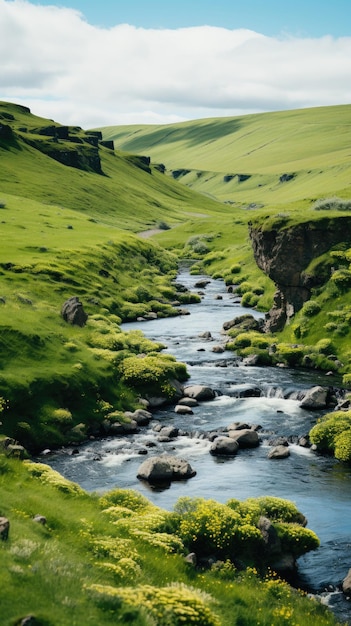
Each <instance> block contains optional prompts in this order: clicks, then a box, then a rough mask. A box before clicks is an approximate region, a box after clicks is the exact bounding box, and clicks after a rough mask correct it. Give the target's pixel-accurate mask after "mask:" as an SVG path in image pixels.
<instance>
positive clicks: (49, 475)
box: [24, 461, 85, 495]
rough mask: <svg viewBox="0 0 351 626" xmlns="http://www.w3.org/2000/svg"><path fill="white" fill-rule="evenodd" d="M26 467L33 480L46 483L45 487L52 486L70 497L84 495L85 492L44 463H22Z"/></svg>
mask: <svg viewBox="0 0 351 626" xmlns="http://www.w3.org/2000/svg"><path fill="white" fill-rule="evenodd" d="M24 463H25V464H26V465H27V468H28V472H29V474H31V475H32V476H34V477H35V478H39V479H40V480H41V482H43V483H46V484H47V485H52V486H53V487H56V489H59V490H60V491H63V492H64V493H68V494H71V495H74V494H76V495H84V494H85V491H84V489H82V488H81V487H80V486H79V485H77V484H76V483H72V482H71V481H70V480H67V479H66V478H64V477H63V476H61V474H59V473H58V472H56V471H55V470H53V469H51V467H49V466H48V465H45V464H44V463H32V462H31V461H24Z"/></svg>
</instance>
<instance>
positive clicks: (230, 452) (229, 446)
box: [210, 436, 239, 456]
mask: <svg viewBox="0 0 351 626" xmlns="http://www.w3.org/2000/svg"><path fill="white" fill-rule="evenodd" d="M238 450H239V444H238V442H237V441H235V439H231V438H230V437H223V436H222V437H216V439H215V440H214V441H213V443H212V445H211V448H210V453H211V454H213V456H235V455H236V453H237V451H238Z"/></svg>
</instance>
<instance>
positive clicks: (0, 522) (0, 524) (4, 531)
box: [0, 517, 10, 541]
mask: <svg viewBox="0 0 351 626" xmlns="http://www.w3.org/2000/svg"><path fill="white" fill-rule="evenodd" d="M9 532H10V521H9V520H8V519H7V517H0V539H1V540H2V541H6V539H8V536H9Z"/></svg>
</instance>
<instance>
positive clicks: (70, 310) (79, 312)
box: [61, 296, 88, 326]
mask: <svg viewBox="0 0 351 626" xmlns="http://www.w3.org/2000/svg"><path fill="white" fill-rule="evenodd" d="M61 315H62V317H63V319H64V320H65V322H68V323H69V324H73V325H74V326H85V324H86V321H87V319H88V316H87V314H86V313H85V311H84V309H83V305H82V303H81V302H80V301H79V298H78V297H77V296H72V298H68V300H66V302H65V303H64V304H63V305H62V309H61Z"/></svg>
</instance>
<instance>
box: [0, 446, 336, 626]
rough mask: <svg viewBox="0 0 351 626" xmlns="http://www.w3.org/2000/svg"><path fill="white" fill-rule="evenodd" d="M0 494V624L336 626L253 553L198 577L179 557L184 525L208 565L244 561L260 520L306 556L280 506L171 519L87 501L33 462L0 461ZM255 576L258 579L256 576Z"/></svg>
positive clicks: (310, 540)
mask: <svg viewBox="0 0 351 626" xmlns="http://www.w3.org/2000/svg"><path fill="white" fill-rule="evenodd" d="M0 490H1V506H0V516H2V515H5V516H6V518H7V519H9V520H10V529H9V534H8V538H7V539H6V540H3V541H0V555H1V592H0V598H1V625H2V626H15V625H17V626H18V625H19V624H24V623H30V624H33V625H34V626H80V625H82V624H84V625H91V626H96V625H97V624H98V625H99V626H104V625H105V624H106V625H107V624H115V623H118V624H133V625H134V626H151V624H153V625H154V624H155V625H156V624H157V625H159V626H166V625H167V626H181V624H187V625H188V626H191V625H192V626H235V625H237V624H242V625H244V624H245V626H256V625H257V624H258V623H261V624H266V625H267V626H268V624H269V625H270V626H281V624H283V623H284V624H293V623H294V624H296V623H298V624H304V626H315V625H316V624H317V623H318V625H319V626H332V625H333V624H334V626H336V621H335V619H334V617H333V615H332V613H331V612H329V611H328V609H327V608H326V607H324V606H322V604H320V603H319V602H316V601H313V600H311V599H309V598H307V597H306V596H305V595H304V594H303V593H302V592H297V591H295V590H293V589H292V588H291V587H289V585H287V584H285V583H284V582H282V581H280V580H279V579H278V578H277V577H276V576H275V575H274V574H273V573H272V572H270V571H267V570H265V569H264V568H263V565H264V563H263V562H261V561H260V555H262V552H263V550H261V551H260V550H259V551H256V567H252V566H251V567H250V568H249V569H247V570H237V569H236V568H235V566H234V565H233V563H232V562H231V561H230V560H229V558H228V559H226V560H219V561H218V562H217V564H216V566H215V567H212V568H210V569H197V568H195V567H194V566H193V565H191V564H190V563H187V562H186V561H185V559H184V557H185V555H186V554H187V553H188V551H189V546H190V542H189V532H187V525H188V524H189V521H190V522H191V518H192V517H194V515H195V516H197V517H198V523H197V525H196V526H197V530H195V531H194V526H193V525H192V530H193V532H192V535H193V540H194V539H195V538H196V539H197V540H198V542H200V543H201V542H204V541H205V545H206V543H207V542H208V541H210V543H211V542H212V543H211V548H212V549H215V550H216V551H217V553H218V555H219V554H221V553H222V554H229V555H231V556H232V558H233V550H234V554H235V557H234V558H236V556H237V554H238V553H243V555H244V558H245V559H246V561H247V560H248V559H249V560H250V559H252V554H251V552H250V545H251V543H252V541H253V542H255V541H256V543H257V541H258V540H259V536H260V533H259V531H258V529H257V528H256V527H255V524H256V523H257V520H258V517H259V515H260V514H261V513H263V514H264V515H266V516H268V517H270V518H271V519H272V524H273V525H274V526H275V527H276V528H277V532H279V533H280V535H281V541H282V542H284V544H285V545H286V547H287V548H288V547H289V549H290V550H291V549H293V550H295V551H296V554H298V553H299V554H301V553H303V552H306V551H307V550H309V549H313V548H314V547H316V543H318V542H316V538H315V535H314V534H313V533H311V531H310V530H308V529H305V528H302V526H300V525H299V524H298V523H294V519H295V517H296V518H297V519H298V518H299V515H300V514H299V513H298V512H297V510H296V507H295V506H294V505H292V504H291V503H288V502H285V501H283V500H281V499H276V498H262V499H260V500H257V501H254V500H252V499H251V500H248V501H246V502H243V503H240V502H239V501H231V502H229V503H228V506H226V505H223V504H222V505H219V504H217V503H215V502H211V501H208V502H199V501H194V502H193V508H192V509H191V507H190V504H191V502H190V501H188V499H185V500H186V501H183V503H181V502H179V504H178V507H177V511H176V512H175V513H171V512H166V511H163V510H162V509H160V508H158V507H156V506H155V505H153V504H151V503H150V502H148V500H146V498H144V497H143V496H141V495H140V494H138V493H136V492H133V491H131V490H122V489H115V490H114V491H112V492H109V493H105V494H103V495H102V496H100V497H98V495H97V494H92V495H89V494H88V493H86V492H84V491H83V490H82V489H81V488H80V487H79V486H78V485H76V484H74V483H71V482H69V481H68V480H65V479H64V478H63V477H62V476H60V475H59V474H57V472H54V471H53V470H51V469H50V468H49V467H48V466H46V465H44V464H39V463H30V462H29V463H28V462H25V463H21V462H19V461H16V460H11V459H6V457H4V456H3V455H2V454H1V453H0ZM19 494H20V498H19ZM183 500H184V499H183ZM197 506H198V507H199V509H198V510H197V512H196V507H197ZM187 507H188V512H187ZM200 507H201V508H200ZM234 509H235V510H234ZM37 516H39V521H35V518H37V519H38V517H37ZM211 517H212V518H213V519H214V520H215V522H216V523H215V525H214V527H213V526H210V521H211ZM280 518H282V520H285V521H284V523H283V522H282V520H281V519H280ZM201 522H202V524H201ZM206 524H207V527H208V528H210V527H211V529H212V530H211V533H213V534H211V537H212V539H209V537H208V531H206ZM224 529H225V531H226V532H225V533H224V532H222V531H223V530H224ZM250 533H251V535H252V537H251V536H250ZM229 537H231V538H232V545H231V544H230V542H229V541H228V538H229ZM233 541H234V543H233ZM261 541H262V538H261ZM216 543H217V544H218V545H217V547H216V548H214V547H213V546H214V545H216ZM262 543H263V541H262ZM254 545H255V543H254ZM224 550H226V552H225V551H224ZM228 550H229V552H228ZM240 551H241V552H240ZM245 555H246V556H245ZM253 564H254V561H252V564H251V565H253ZM259 567H260V568H263V572H264V571H266V574H263V576H262V577H260V576H259V575H258V568H259ZM25 619H26V622H25V621H24V620H25Z"/></svg>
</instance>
